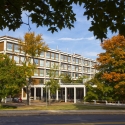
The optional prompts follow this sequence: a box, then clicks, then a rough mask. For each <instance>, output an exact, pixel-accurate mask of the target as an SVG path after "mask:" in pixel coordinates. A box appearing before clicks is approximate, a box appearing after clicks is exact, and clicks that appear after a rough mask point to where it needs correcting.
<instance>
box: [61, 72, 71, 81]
mask: <svg viewBox="0 0 125 125" xmlns="http://www.w3.org/2000/svg"><path fill="white" fill-rule="evenodd" d="M60 77H61V82H62V83H72V78H71V76H70V75H69V74H67V73H66V74H61V76H60Z"/></svg>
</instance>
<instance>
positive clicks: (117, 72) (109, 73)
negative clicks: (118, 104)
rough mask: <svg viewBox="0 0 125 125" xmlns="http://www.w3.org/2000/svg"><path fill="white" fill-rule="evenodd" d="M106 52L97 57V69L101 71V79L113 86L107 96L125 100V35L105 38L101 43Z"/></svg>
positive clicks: (107, 84)
mask: <svg viewBox="0 0 125 125" xmlns="http://www.w3.org/2000/svg"><path fill="white" fill-rule="evenodd" d="M101 46H102V48H103V49H104V50H105V52H103V53H100V54H99V57H98V58H97V62H98V64H97V65H96V69H97V70H98V71H99V72H100V79H101V81H102V83H103V84H105V85H106V86H110V87H112V88H113V89H112V92H110V93H109V95H107V96H111V95H112V98H113V99H120V100H124V97H125V37H124V36H120V35H117V36H114V37H112V38H111V39H108V40H104V42H103V43H102V44H101Z"/></svg>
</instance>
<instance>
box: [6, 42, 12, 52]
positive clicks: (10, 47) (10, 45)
mask: <svg viewBox="0 0 125 125" xmlns="http://www.w3.org/2000/svg"><path fill="white" fill-rule="evenodd" d="M7 50H9V51H13V44H12V43H7Z"/></svg>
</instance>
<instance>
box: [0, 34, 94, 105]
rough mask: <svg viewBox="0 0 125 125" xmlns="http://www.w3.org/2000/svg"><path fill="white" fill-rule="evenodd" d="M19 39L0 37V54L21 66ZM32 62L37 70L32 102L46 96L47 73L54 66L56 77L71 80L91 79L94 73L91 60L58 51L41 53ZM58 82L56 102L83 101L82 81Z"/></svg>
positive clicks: (21, 57)
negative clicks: (72, 82) (63, 75)
mask: <svg viewBox="0 0 125 125" xmlns="http://www.w3.org/2000/svg"><path fill="white" fill-rule="evenodd" d="M18 41H19V39H17V38H13V37H10V36H2V37H0V53H4V54H7V55H9V57H10V58H11V59H13V60H15V61H16V63H17V65H21V63H22V62H23V61H24V52H22V51H21V52H20V51H19V49H18V48H19V47H18ZM34 62H35V64H36V66H37V68H36V69H35V71H34V76H32V78H33V79H34V80H33V81H34V82H33V84H32V85H31V96H32V97H33V99H34V100H36V99H40V98H43V97H45V96H46V92H45V91H46V89H45V83H46V81H48V80H49V76H48V71H49V69H50V68H51V67H52V66H54V65H58V67H59V69H58V71H57V74H58V75H61V74H62V73H67V74H69V75H71V77H72V79H77V78H78V77H79V76H82V75H85V76H88V78H90V79H91V78H92V77H93V76H94V74H95V73H96V70H95V68H94V67H93V66H94V65H95V63H96V61H94V60H92V59H87V58H84V57H83V56H81V55H78V54H70V53H66V52H62V51H60V50H52V49H50V50H48V51H47V52H42V53H41V54H40V56H39V57H35V59H34ZM57 79H58V80H59V84H60V90H57V92H56V96H55V98H56V100H59V99H60V98H61V99H64V101H65V102H67V100H68V99H69V98H70V99H73V100H74V103H76V101H77V99H83V97H84V96H85V94H86V91H85V85H84V81H83V83H79V84H71V83H70V84H68V83H67V84H63V83H61V80H60V79H59V78H57ZM26 98H27V95H26V88H25V87H24V88H23V89H22V99H26Z"/></svg>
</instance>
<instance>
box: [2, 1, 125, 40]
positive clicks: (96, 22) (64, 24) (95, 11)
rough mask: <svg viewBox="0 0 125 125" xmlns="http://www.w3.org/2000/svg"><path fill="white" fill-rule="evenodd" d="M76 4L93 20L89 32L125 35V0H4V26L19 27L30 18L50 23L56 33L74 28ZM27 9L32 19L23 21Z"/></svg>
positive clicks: (35, 21)
mask: <svg viewBox="0 0 125 125" xmlns="http://www.w3.org/2000/svg"><path fill="white" fill-rule="evenodd" d="M73 4H76V5H77V4H78V5H80V6H83V8H84V9H83V14H84V15H85V16H87V19H88V20H91V26H90V28H89V31H91V32H93V34H94V35H95V36H96V38H97V39H101V40H103V38H106V37H107V33H108V30H110V31H111V32H112V33H114V32H117V31H118V32H119V34H121V35H125V30H124V29H125V23H124V19H125V11H124V6H125V2H124V0H44V1H43V0H35V1H32V0H18V1H16V0H13V1H12V0H1V2H0V8H1V9H0V15H1V16H0V29H1V30H3V29H5V28H7V27H8V28H9V30H16V29H18V28H19V27H20V26H21V25H22V24H26V25H29V19H30V20H31V22H32V23H35V24H36V26H37V27H39V26H47V27H48V30H49V31H51V32H52V33H53V32H55V31H58V30H61V29H63V28H69V29H71V28H72V27H74V22H75V21H76V17H75V16H76V14H75V13H74V12H73ZM24 12H27V18H28V22H23V19H22V14H23V13H24ZM29 28H30V25H29Z"/></svg>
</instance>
